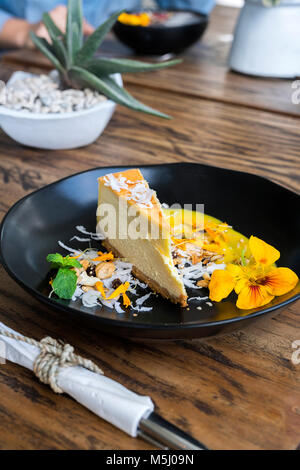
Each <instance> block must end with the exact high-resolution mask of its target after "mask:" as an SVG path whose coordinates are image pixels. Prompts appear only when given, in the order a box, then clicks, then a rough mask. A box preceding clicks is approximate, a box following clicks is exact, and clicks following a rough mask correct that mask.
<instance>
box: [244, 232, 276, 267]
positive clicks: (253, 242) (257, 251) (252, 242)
mask: <svg viewBox="0 0 300 470" xmlns="http://www.w3.org/2000/svg"><path fill="white" fill-rule="evenodd" d="M249 248H250V251H251V253H252V256H253V257H254V259H255V261H256V262H257V263H258V264H262V265H264V266H270V265H271V264H274V263H275V261H277V260H278V259H279V258H280V252H279V251H278V250H276V248H274V247H273V246H271V245H269V244H268V243H266V242H264V241H263V240H261V239H260V238H257V237H254V236H253V235H252V236H251V237H250V239H249Z"/></svg>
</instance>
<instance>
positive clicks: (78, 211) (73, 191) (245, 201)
mask: <svg viewBox="0 0 300 470" xmlns="http://www.w3.org/2000/svg"><path fill="white" fill-rule="evenodd" d="M126 168H128V167H126ZM141 168H142V172H143V175H144V177H145V178H146V179H147V180H148V181H149V182H150V185H151V187H152V188H154V189H156V190H157V193H158V196H159V198H160V200H161V201H163V202H166V203H168V204H173V203H174V202H178V203H180V204H184V203H191V204H196V203H204V204H205V212H206V213H207V214H210V215H213V216H215V217H217V218H219V219H221V220H224V221H226V222H228V223H230V224H231V225H233V227H234V228H236V229H237V230H238V231H239V232H241V233H243V234H245V235H246V236H250V235H251V234H255V235H256V236H258V237H260V238H262V239H263V240H265V241H267V242H268V243H270V244H272V245H274V246H275V247H276V248H278V249H279V250H280V252H281V258H280V262H279V265H281V266H288V267H289V268H291V269H293V270H294V271H295V272H296V273H297V274H298V275H299V274H300V244H299V240H300V220H299V213H300V197H299V196H297V194H295V193H293V192H291V191H288V190H287V189H285V188H283V187H281V186H278V185H276V184H275V183H272V182H270V181H268V180H266V179H264V178H261V177H259V176H255V175H250V174H247V173H240V172H236V171H231V170H225V169H221V168H215V167H210V166H205V165H198V164H193V163H177V164H171V165H159V166H144V167H141ZM122 169H124V167H113V168H97V169H93V170H89V171H86V172H83V173H79V174H76V175H74V176H70V177H68V178H65V179H63V180H60V181H58V182H56V183H53V184H50V185H49V186H46V187H44V188H42V189H40V190H38V191H36V192H34V193H32V194H30V195H28V196H26V197H25V198H23V199H21V200H20V201H19V202H17V203H16V204H15V205H14V206H13V207H12V208H11V209H10V211H9V212H8V214H7V215H6V217H5V218H4V220H3V223H2V227H1V245H0V248H1V255H2V262H3V265H4V267H5V269H6V270H7V272H8V273H9V274H10V275H11V276H12V277H13V278H14V279H15V280H16V281H17V282H18V283H19V284H20V285H21V286H22V287H24V288H25V289H26V290H27V291H28V292H29V293H31V294H32V295H34V296H35V297H37V298H38V299H39V300H42V301H43V302H45V303H47V304H48V305H50V306H52V307H54V308H56V309H60V310H63V311H64V312H65V313H66V314H70V315H72V316H73V318H74V316H75V318H80V319H81V320H83V321H84V322H86V323H90V324H92V325H94V326H95V327H100V328H101V329H102V330H104V329H105V330H107V331H109V332H111V333H114V334H117V335H122V336H129V337H139V338H152V339H178V338H184V337H190V338H192V337H202V336H211V335H214V334H217V333H220V332H227V331H230V330H233V329H235V328H237V327H239V328H240V327H243V326H244V325H247V324H248V323H249V322H251V321H253V320H255V319H257V318H258V317H261V316H265V315H266V314H269V313H274V310H277V309H279V308H281V307H284V306H286V305H287V304H289V303H290V302H293V301H295V300H296V299H297V298H299V297H300V283H299V284H298V285H297V286H296V287H295V289H294V290H293V291H291V292H289V293H288V294H286V295H284V296H280V297H276V298H275V299H274V300H273V301H272V302H271V303H270V304H269V305H267V306H266V307H264V308H260V309H255V310H250V311H241V310H238V309H237V308H236V306H235V296H234V295H232V296H231V297H229V298H228V299H226V300H224V301H222V302H220V303H214V304H213V306H212V307H211V306H209V305H207V304H206V303H205V302H202V304H201V306H202V310H198V309H197V308H196V305H198V304H194V303H193V302H192V301H191V303H190V306H189V310H187V309H186V308H185V309H184V308H180V307H178V306H176V305H174V304H172V303H170V302H168V301H167V300H164V299H163V298H161V297H160V296H158V297H155V296H151V297H150V299H148V301H147V302H146V304H145V305H150V306H153V310H152V311H150V312H146V313H140V314H139V315H138V316H136V317H135V316H133V315H132V314H128V313H124V314H118V313H116V312H114V311H112V310H111V309H108V308H104V307H103V308H102V309H100V308H97V307H96V308H92V309H88V308H85V307H83V306H82V304H81V301H77V302H76V303H74V302H69V301H66V300H60V299H54V298H53V299H48V297H47V293H48V292H49V290H48V288H49V286H48V285H47V283H46V282H45V280H46V278H47V273H48V270H49V265H48V263H47V262H46V260H45V258H46V255H47V254H48V253H51V252H56V251H60V252H61V253H62V252H63V251H64V250H62V249H61V248H60V247H59V246H58V244H57V241H58V240H61V241H63V242H64V243H66V244H67V245H71V246H72V247H74V248H78V247H80V248H86V245H85V244H84V243H79V242H76V241H73V242H70V241H69V240H70V238H71V237H72V236H73V235H74V234H75V233H76V230H75V226H76V225H84V226H85V227H86V228H87V229H88V230H89V231H95V211H96V206H97V177H98V176H101V175H104V174H106V173H109V172H115V171H120V170H122ZM97 243H98V242H95V246H97ZM98 246H99V245H98ZM203 293H204V292H203V291H202V290H201V295H203ZM189 294H191V292H189ZM192 295H199V290H198V291H195V292H194V293H192Z"/></svg>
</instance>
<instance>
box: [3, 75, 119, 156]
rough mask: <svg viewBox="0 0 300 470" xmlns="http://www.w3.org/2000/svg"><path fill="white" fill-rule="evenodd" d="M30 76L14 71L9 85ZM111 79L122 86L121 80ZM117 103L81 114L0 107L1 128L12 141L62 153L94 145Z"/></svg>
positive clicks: (105, 102) (110, 103) (84, 111)
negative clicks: (46, 112) (36, 111)
mask: <svg viewBox="0 0 300 470" xmlns="http://www.w3.org/2000/svg"><path fill="white" fill-rule="evenodd" d="M28 76H32V74H29V73H26V72H15V73H14V74H13V75H12V76H11V78H10V80H9V82H8V83H13V82H14V81H15V80H20V79H23V78H26V77H28ZM113 77H114V79H115V80H116V83H117V84H118V85H122V84H123V82H122V77H121V75H120V74H115V75H114V76H113ZM115 107H116V104H115V103H114V102H113V101H111V100H106V101H103V102H101V103H99V104H97V105H96V106H94V107H92V108H89V109H85V110H82V111H74V112H72V113H64V114H40V113H30V112H28V111H14V110H12V109H8V108H5V107H4V106H0V125H1V127H2V129H3V130H4V131H5V132H6V134H7V135H9V136H10V137H11V138H12V139H14V140H16V141H17V142H19V143H20V144H23V145H27V146H29V147H37V148H40V149H50V150H62V149H73V148H78V147H83V146H85V145H89V144H91V143H92V142H94V141H95V140H96V139H97V138H98V137H99V136H100V135H101V133H102V132H103V130H104V129H105V127H106V125H107V123H108V122H109V120H110V118H111V117H112V115H113V112H114V110H115Z"/></svg>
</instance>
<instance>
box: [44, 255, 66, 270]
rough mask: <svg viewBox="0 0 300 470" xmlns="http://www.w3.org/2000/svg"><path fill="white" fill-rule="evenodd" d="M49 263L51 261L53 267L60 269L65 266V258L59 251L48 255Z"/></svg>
mask: <svg viewBox="0 0 300 470" xmlns="http://www.w3.org/2000/svg"><path fill="white" fill-rule="evenodd" d="M46 259H47V261H48V263H51V269H58V268H60V267H61V266H63V263H64V258H63V256H62V255H60V254H59V253H54V254H51V253H50V254H49V255H48V256H47V258H46Z"/></svg>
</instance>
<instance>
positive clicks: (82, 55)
mask: <svg viewBox="0 0 300 470" xmlns="http://www.w3.org/2000/svg"><path fill="white" fill-rule="evenodd" d="M122 11H123V10H122ZM122 11H119V12H117V13H113V14H112V15H111V16H110V17H109V18H108V20H106V21H105V22H104V23H103V24H101V25H100V26H99V27H98V28H97V29H96V30H95V31H94V32H93V33H92V34H91V35H90V36H89V37H88V38H87V40H86V41H85V43H84V45H83V46H82V48H81V49H80V51H78V53H77V55H76V58H75V64H76V65H82V64H83V63H84V62H86V61H87V60H89V59H91V58H92V57H93V55H94V54H95V52H97V50H98V49H99V47H100V45H101V43H102V41H103V39H104V37H105V36H106V34H107V33H108V32H109V31H110V29H111V28H112V26H113V25H114V23H115V22H116V21H117V19H118V17H119V15H120V14H121V13H122Z"/></svg>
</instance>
